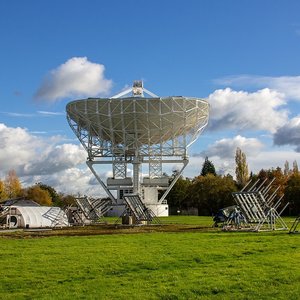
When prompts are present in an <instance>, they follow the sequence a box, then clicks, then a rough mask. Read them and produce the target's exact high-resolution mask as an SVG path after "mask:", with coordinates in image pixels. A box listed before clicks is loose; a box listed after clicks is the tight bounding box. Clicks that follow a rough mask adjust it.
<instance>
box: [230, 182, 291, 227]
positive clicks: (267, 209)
mask: <svg viewBox="0 0 300 300" xmlns="http://www.w3.org/2000/svg"><path fill="white" fill-rule="evenodd" d="M274 181H275V178H274V179H273V180H272V181H270V182H269V183H267V179H265V180H264V181H260V180H257V181H256V182H255V183H254V184H252V182H251V181H250V182H249V183H248V184H247V185H246V186H245V187H244V189H243V190H241V191H240V192H236V193H233V194H232V195H233V197H234V199H235V201H236V203H237V205H238V206H239V208H240V210H241V212H242V214H243V215H244V217H245V220H246V222H247V224H249V225H250V227H251V229H252V230H253V231H262V230H287V229H288V227H287V225H286V224H285V222H284V221H283V219H282V218H281V217H280V215H281V214H282V212H283V211H284V209H285V208H286V207H287V205H288V204H286V205H285V206H284V207H283V208H282V209H281V211H280V212H278V208H279V206H280V204H281V200H282V198H283V195H281V196H279V194H278V191H279V188H280V187H279V186H277V187H274V185H273V183H274ZM225 229H226V228H225Z"/></svg>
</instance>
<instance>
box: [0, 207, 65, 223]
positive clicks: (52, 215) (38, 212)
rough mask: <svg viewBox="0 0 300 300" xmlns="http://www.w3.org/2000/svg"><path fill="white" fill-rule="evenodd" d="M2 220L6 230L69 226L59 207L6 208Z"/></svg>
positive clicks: (2, 213)
mask: <svg viewBox="0 0 300 300" xmlns="http://www.w3.org/2000/svg"><path fill="white" fill-rule="evenodd" d="M0 214H1V215H2V219H3V218H4V224H3V222H2V224H3V225H4V227H6V228H53V227H66V226H69V222H68V218H67V216H66V214H65V212H64V211H63V210H62V209H61V208H59V207H49V206H18V205H12V206H6V207H4V208H3V210H2V212H1V213H0Z"/></svg>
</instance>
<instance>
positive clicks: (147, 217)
mask: <svg viewBox="0 0 300 300" xmlns="http://www.w3.org/2000/svg"><path fill="white" fill-rule="evenodd" d="M124 201H125V204H126V210H125V215H127V216H128V215H129V216H133V217H134V223H136V224H142V223H143V222H146V223H147V224H148V223H151V222H152V221H155V222H156V223H159V219H158V218H157V217H156V216H155V214H154V213H153V211H152V210H151V209H149V208H147V207H146V205H145V204H144V203H143V201H142V200H141V198H140V196H139V195H135V194H132V195H124Z"/></svg>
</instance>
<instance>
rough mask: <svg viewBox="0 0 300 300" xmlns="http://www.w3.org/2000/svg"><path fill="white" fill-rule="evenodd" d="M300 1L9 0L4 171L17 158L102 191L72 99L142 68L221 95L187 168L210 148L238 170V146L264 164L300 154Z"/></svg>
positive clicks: (181, 88) (161, 85)
mask: <svg viewBox="0 0 300 300" xmlns="http://www.w3.org/2000/svg"><path fill="white" fill-rule="evenodd" d="M299 11H300V2H299V1H293V0H289V1H284V0H282V1H279V0H268V1H267V0H252V1H246V0H240V1H238V0H236V1H233V0H231V1H229V0H228V1H216V0H215V1H214V0H207V1H200V0H199V1H196V0H195V1H191V0H187V1H178V0H172V1H171V0H164V1H162V0H160V1H142V0H140V1H137V0H135V1H121V0H119V1H117V0H115V1H91V0H89V1H79V0H72V1H71V0H60V1H56V0H54V1H53V0H52V1H46V0H45V1H38V0H35V1H33V0H27V1H22V0H19V1H15V0H10V1H8V0H0V45H1V52H0V53H1V55H0V101H1V108H0V124H1V125H0V178H3V177H4V176H5V174H6V173H7V171H8V170H10V169H15V170H16V171H17V173H18V174H19V176H20V177H21V179H22V182H23V183H24V185H28V184H32V183H34V182H37V181H43V182H45V183H47V184H51V185H53V186H55V187H56V188H57V189H58V190H62V191H74V189H75V187H76V188H78V192H81V193H92V194H93V193H96V186H94V185H93V182H94V181H93V179H92V176H91V174H90V172H89V170H87V169H86V167H85V166H84V162H85V157H86V154H85V152H84V151H83V150H82V148H81V147H80V145H79V144H78V142H77V139H76V138H75V136H74V134H73V132H72V131H71V129H70V128H69V126H68V124H67V121H66V117H65V106H66V104H67V103H68V102H69V101H71V100H74V99H78V98H84V97H89V96H99V97H105V96H112V95H114V94H116V93H118V92H119V91H120V90H122V89H123V88H124V87H125V86H127V85H131V83H132V81H133V80H136V79H143V80H144V85H145V87H146V88H147V89H149V90H150V91H152V92H154V93H155V94H158V95H160V96H169V95H183V96H194V97H202V98H206V99H208V101H209V102H210V104H211V117H210V123H209V126H208V127H207V128H206V130H205V132H204V133H203V134H202V136H201V137H200V138H199V140H198V142H196V143H195V144H193V146H192V147H191V149H190V151H189V152H190V161H191V163H190V165H189V166H188V167H187V169H186V171H185V175H186V176H189V177H193V176H196V175H198V174H199V172H200V170H201V166H202V163H203V160H204V157H205V156H206V155H208V156H209V158H210V159H211V160H212V161H213V162H214V163H215V165H216V167H217V169H218V170H219V172H220V173H222V172H223V173H227V172H231V173H234V161H233V159H234V152H235V149H236V147H240V148H241V149H242V150H243V151H244V152H245V153H246V154H247V158H248V163H249V168H250V170H253V171H254V172H257V171H258V170H260V169H261V168H270V167H277V166H280V167H283V165H284V162H285V161H286V160H288V161H289V163H290V165H292V163H293V161H294V160H297V161H298V162H300V154H299V152H300V131H299V130H300V106H299V102H300V59H299V53H300V14H299ZM105 174H106V173H105V172H104V171H103V175H104V176H105ZM97 188H98V187H97Z"/></svg>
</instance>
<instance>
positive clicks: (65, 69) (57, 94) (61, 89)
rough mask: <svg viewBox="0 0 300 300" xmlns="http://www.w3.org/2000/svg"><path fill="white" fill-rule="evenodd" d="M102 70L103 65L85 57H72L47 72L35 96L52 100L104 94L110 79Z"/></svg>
mask: <svg viewBox="0 0 300 300" xmlns="http://www.w3.org/2000/svg"><path fill="white" fill-rule="evenodd" d="M104 70H105V67H104V65H101V64H97V63H92V62H90V61H88V59H87V58H86V57H73V58H71V59H69V60H68V61H66V62H65V63H64V64H62V65H60V66H59V67H57V68H56V69H54V70H52V71H51V72H50V73H49V74H48V76H47V77H46V79H45V80H44V81H43V83H42V84H41V86H40V87H39V89H38V90H37V92H36V94H35V98H36V99H38V100H46V101H51V102H54V101H57V100H60V99H62V98H68V97H95V96H99V95H105V94H107V93H109V91H110V89H111V87H112V81H111V80H108V79H106V78H105V76H104Z"/></svg>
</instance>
